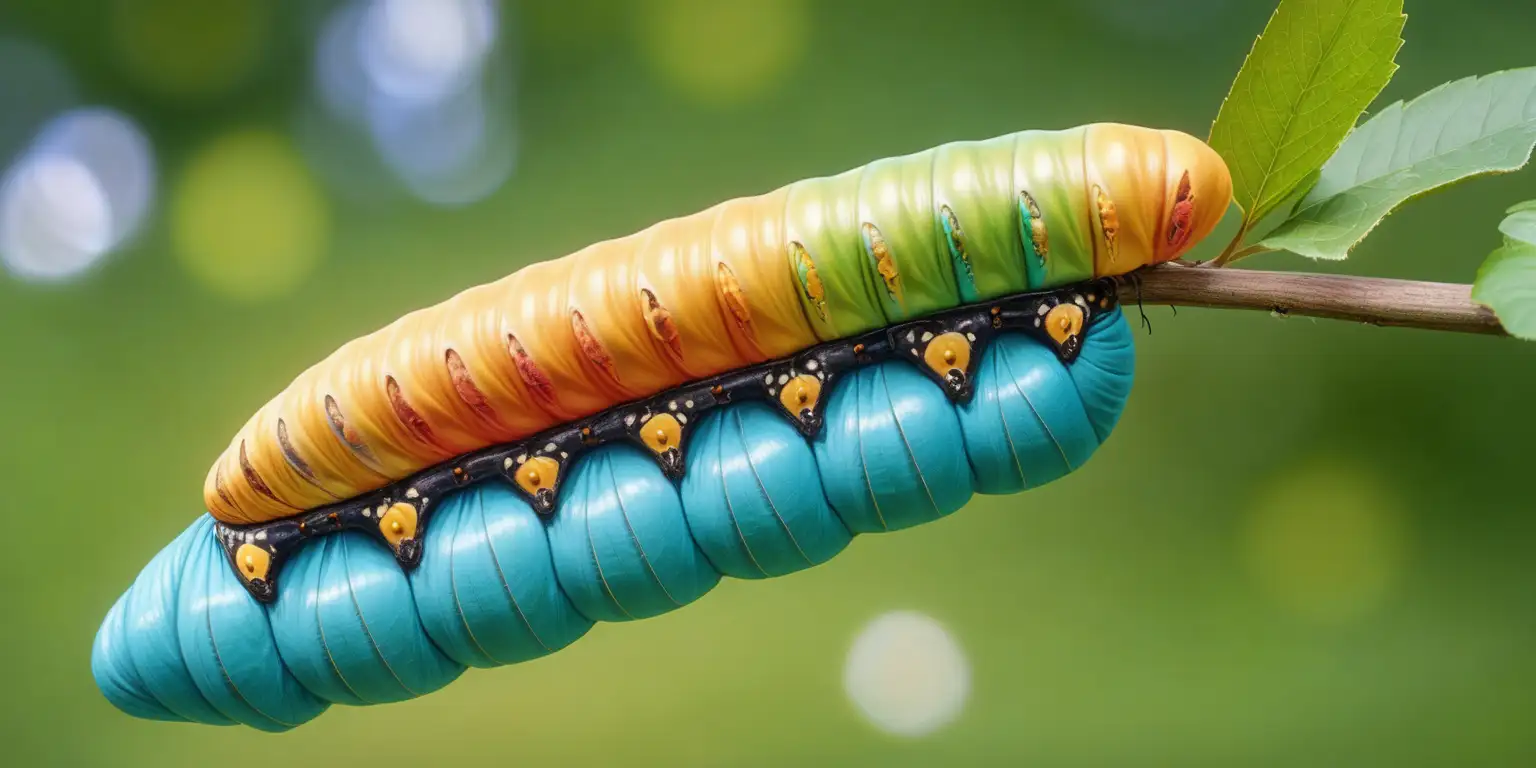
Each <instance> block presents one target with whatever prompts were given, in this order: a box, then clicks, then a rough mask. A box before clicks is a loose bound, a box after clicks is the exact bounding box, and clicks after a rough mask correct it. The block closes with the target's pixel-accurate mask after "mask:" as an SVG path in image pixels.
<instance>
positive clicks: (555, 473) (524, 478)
mask: <svg viewBox="0 0 1536 768" xmlns="http://www.w3.org/2000/svg"><path fill="white" fill-rule="evenodd" d="M559 476H560V464H559V462H557V461H555V460H554V459H551V458H550V457H548V456H535V457H533V458H531V459H529V460H528V461H527V462H526V463H524V464H523V466H521V467H519V468H518V470H517V473H516V474H515V475H514V478H515V479H516V480H517V485H518V487H519V488H522V489H523V490H524V491H525V492H527V493H528V495H529V496H533V495H535V494H537V493H538V492H539V491H540V490H543V489H545V488H554V486H555V480H556V479H557V478H558V477H559Z"/></svg>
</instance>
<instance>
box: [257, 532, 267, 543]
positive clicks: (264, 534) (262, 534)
mask: <svg viewBox="0 0 1536 768" xmlns="http://www.w3.org/2000/svg"><path fill="white" fill-rule="evenodd" d="M256 540H257V541H266V540H267V532H266V531H257V532H256Z"/></svg>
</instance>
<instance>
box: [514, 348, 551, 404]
mask: <svg viewBox="0 0 1536 768" xmlns="http://www.w3.org/2000/svg"><path fill="white" fill-rule="evenodd" d="M507 351H508V352H509V353H511V355H512V364H513V365H514V366H516V367H517V375H518V377H520V378H521V379H522V380H523V384H524V385H526V386H527V387H528V391H529V392H532V393H533V394H534V396H535V397H538V398H539V399H541V400H543V401H544V402H546V403H551V404H553V403H554V402H555V385H554V382H551V381H550V380H549V377H548V376H545V375H544V371H543V369H541V368H539V364H538V363H535V362H534V361H533V357H532V356H531V355H529V354H528V350H526V349H523V345H522V343H521V342H519V341H518V340H517V337H516V336H513V335H512V334H510V333H509V334H507Z"/></svg>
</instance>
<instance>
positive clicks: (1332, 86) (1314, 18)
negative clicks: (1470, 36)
mask: <svg viewBox="0 0 1536 768" xmlns="http://www.w3.org/2000/svg"><path fill="white" fill-rule="evenodd" d="M1403 20H1404V16H1403V0H1282V2H1281V3H1280V6H1279V7H1278V8H1276V9H1275V14H1274V15H1273V16H1272V17H1270V20H1269V24H1268V25H1266V26H1265V27H1264V34H1262V35H1260V36H1259V39H1258V41H1257V42H1255V43H1254V44H1253V50H1252V51H1250V52H1249V53H1248V59H1247V60H1246V61H1244V62H1243V68H1242V69H1241V70H1240V71H1239V72H1238V73H1237V80H1235V81H1234V82H1233V83H1232V90H1231V91H1230V92H1229V93H1228V94H1227V98H1226V101H1224V102H1222V105H1221V112H1220V113H1219V114H1217V115H1216V122H1215V124H1214V125H1212V126H1211V138H1210V144H1211V146H1212V147H1213V148H1215V150H1216V151H1217V152H1218V153H1219V154H1220V155H1221V156H1222V158H1224V159H1225V160H1226V161H1227V167H1228V168H1229V169H1231V171H1232V184H1233V196H1234V197H1235V198H1236V200H1237V203H1238V205H1240V206H1242V207H1243V212H1244V216H1243V227H1244V231H1246V230H1247V229H1248V228H1249V227H1252V226H1253V224H1255V223H1257V222H1258V221H1260V220H1261V219H1263V218H1264V217H1265V216H1266V215H1267V214H1269V213H1270V212H1271V211H1273V210H1275V208H1276V207H1277V206H1279V205H1280V204H1281V203H1282V202H1284V201H1285V200H1286V198H1288V197H1291V196H1292V195H1293V194H1294V193H1295V192H1296V191H1297V187H1298V186H1299V185H1301V184H1302V183H1303V182H1305V181H1306V180H1307V177H1308V176H1309V175H1310V174H1311V173H1312V172H1313V171H1316V170H1317V169H1318V168H1319V167H1321V166H1322V164H1323V162H1324V161H1325V160H1327V159H1328V157H1329V155H1331V154H1333V151H1334V150H1335V149H1337V148H1338V146H1339V142H1341V141H1343V139H1344V136H1345V135H1347V134H1348V133H1349V129H1350V128H1351V127H1353V126H1354V124H1355V121H1356V120H1358V119H1359V118H1360V114H1361V112H1363V111H1364V110H1365V108H1366V107H1367V106H1368V105H1370V103H1371V101H1373V100H1374V99H1375V98H1376V95H1377V94H1378V93H1380V92H1381V89H1382V88H1383V87H1385V86H1386V84H1387V81H1388V80H1390V79H1392V73H1393V72H1395V71H1396V70H1397V65H1396V64H1395V63H1393V57H1394V56H1396V55H1397V49H1398V48H1399V47H1400V46H1401V45H1402V43H1403V40H1402V36H1401V35H1402V31H1403Z"/></svg>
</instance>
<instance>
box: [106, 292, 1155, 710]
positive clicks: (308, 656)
mask: <svg viewBox="0 0 1536 768" xmlns="http://www.w3.org/2000/svg"><path fill="white" fill-rule="evenodd" d="M1133 364H1134V351H1133V347H1132V344H1131V338H1130V330H1129V328H1128V326H1127V323H1126V321H1125V319H1124V317H1123V315H1122V314H1121V313H1120V312H1119V311H1118V310H1117V311H1115V312H1112V313H1110V314H1107V315H1103V316H1101V317H1100V318H1098V319H1097V320H1095V321H1094V323H1093V325H1092V326H1091V327H1090V329H1089V332H1088V334H1087V340H1086V343H1085V345H1084V348H1083V351H1082V354H1081V356H1080V357H1078V359H1077V360H1075V361H1074V362H1073V363H1072V364H1071V365H1063V364H1062V363H1061V362H1060V361H1059V360H1057V358H1056V356H1055V355H1054V354H1053V353H1052V352H1050V351H1049V350H1047V349H1046V348H1045V347H1043V346H1041V345H1040V344H1038V343H1037V342H1035V341H1033V340H1031V339H1029V338H1028V337H1025V336H1023V335H1021V334H1003V335H1001V336H999V337H998V338H997V339H996V340H994V341H993V343H992V344H991V345H990V346H989V347H988V348H987V349H986V350H984V352H983V353H982V359H981V361H980V365H979V368H978V373H977V377H976V393H975V396H974V397H973V399H972V400H971V401H970V402H969V403H967V404H966V405H963V406H955V405H952V404H951V403H950V402H949V401H948V400H947V399H946V398H945V396H944V394H943V393H942V392H941V391H940V390H939V388H938V387H937V386H935V385H933V384H932V383H931V382H929V381H928V380H927V379H925V378H923V376H922V375H921V374H920V373H919V372H918V371H917V370H915V369H914V368H913V367H911V366H910V365H908V364H907V363H904V362H889V363H884V364H880V365H876V366H872V367H869V368H864V369H861V370H858V371H856V372H855V373H852V374H850V375H848V376H847V377H846V378H845V379H844V380H843V381H841V382H839V383H838V384H837V385H836V386H835V387H834V389H833V390H832V393H831V399H830V401H829V403H828V406H827V416H826V425H825V427H824V428H823V429H822V431H821V433H820V434H819V435H818V436H817V437H816V439H814V440H813V441H810V442H807V441H806V440H805V439H803V438H801V437H800V436H799V434H798V433H796V432H795V430H794V429H793V428H792V427H791V426H790V425H789V424H788V423H787V422H786V421H785V420H784V418H783V417H782V416H780V415H778V414H776V413H774V412H773V411H771V410H770V409H768V408H767V407H766V406H763V405H760V404H755V403H747V404H738V405H732V406H728V407H726V408H723V409H720V410H718V411H715V412H712V413H711V414H710V415H709V416H708V417H706V419H705V420H704V421H703V422H702V423H700V424H699V425H698V427H697V431H696V432H695V433H694V434H693V435H692V437H691V439H690V442H689V445H688V455H687V466H688V472H687V475H686V476H685V477H684V479H683V481H682V482H681V483H680V484H673V483H671V482H669V481H667V480H666V479H665V478H664V477H663V476H662V474H661V470H660V469H659V468H658V467H657V466H656V464H655V462H654V461H652V460H651V459H650V458H648V457H646V456H645V455H643V454H641V453H640V451H639V450H638V449H636V448H632V447H629V446H623V445H610V446H604V447H602V448H599V449H597V450H595V451H594V452H593V453H591V454H589V455H587V456H585V457H583V458H582V459H581V460H580V461H578V462H577V464H576V466H575V468H574V470H573V474H572V476H571V477H570V478H569V480H568V481H567V483H566V485H565V486H564V488H563V490H562V491H561V494H562V495H561V503H560V508H559V510H558V512H557V513H556V514H555V516H554V518H553V519H552V520H550V521H547V522H546V521H545V520H543V519H540V518H539V517H538V516H537V515H536V514H535V513H534V512H533V510H532V509H530V508H529V507H528V506H527V505H526V504H525V503H523V502H522V501H521V500H519V498H518V497H517V496H515V495H514V494H513V492H512V491H511V490H510V489H507V488H505V487H501V486H498V485H495V484H487V485H483V486H478V487H474V488H471V489H468V490H465V491H463V492H460V493H458V494H457V495H455V496H454V497H453V498H451V499H449V500H447V501H446V502H445V503H444V504H443V505H442V506H441V507H439V508H438V509H437V511H436V512H435V513H434V516H433V519H432V524H431V526H430V527H429V529H428V532H427V535H426V546H427V550H426V554H425V557H424V558H423V559H422V563H421V565H420V566H419V567H418V568H417V569H416V570H415V571H413V572H412V573H410V574H405V573H403V572H402V571H401V570H400V568H399V567H398V566H397V565H396V564H395V561H394V560H393V558H392V557H391V556H390V554H389V553H388V552H387V551H386V550H385V549H384V548H383V547H382V546H381V545H379V544H377V543H376V542H374V541H372V540H370V539H368V538H367V537H365V536H363V535H362V534H357V533H346V534H340V535H333V536H328V537H324V538H322V539H319V540H317V541H315V542H312V543H311V544H309V545H308V546H306V547H305V548H304V549H303V550H301V551H300V552H299V553H298V554H297V555H296V556H295V558H294V560H293V561H292V562H291V563H290V564H289V565H288V566H287V571H286V573H285V577H284V578H283V579H282V581H281V586H280V592H279V595H278V599H277V601H276V602H275V603H274V604H273V605H271V606H270V607H268V606H263V605H261V604H260V603H258V602H256V601H255V599H253V598H252V597H250V596H249V595H248V594H247V592H246V591H245V589H244V587H243V586H242V585H241V584H240V583H239V581H238V579H237V578H236V577H235V575H234V573H232V572H231V571H230V569H229V567H228V565H227V564H226V562H225V560H224V558H223V555H222V552H221V551H220V550H219V545H218V543H217V542H216V541H215V540H214V537H213V535H212V532H211V529H212V520H211V518H209V517H208V516H206V515H204V516H202V517H200V518H198V519H197V521H195V522H194V523H193V524H192V525H191V526H190V527H189V528H188V529H187V530H186V531H185V532H183V533H182V534H181V536H180V537H178V538H177V539H176V540H175V541H174V542H172V543H171V544H170V546H168V547H166V548H165V549H164V550H162V551H161V552H160V553H159V555H157V556H156V557H155V558H154V559H153V560H152V561H151V562H150V564H149V565H148V566H147V567H146V568H145V569H144V571H143V572H142V573H140V575H139V577H138V578H137V580H136V581H135V582H134V584H133V586H132V587H131V588H130V589H129V590H128V592H127V593H126V594H124V595H123V597H122V598H120V599H119V600H118V602H117V604H116V605H114V606H113V608H112V610H111V611H110V612H109V613H108V614H107V618H106V620H105V622H104V623H103V624H102V626H101V629H100V631H99V632H98V633H97V636H96V643H95V646H94V648H93V649H92V658H91V666H92V671H93V673H94V674H95V677H96V682H97V685H98V686H99V687H100V688H101V690H102V692H103V693H104V694H105V695H106V697H107V698H108V700H110V701H111V702H112V703H113V704H114V705H116V706H117V707H118V708H120V709H122V710H123V711H125V712H127V713H129V714H132V715H135V716H138V717H143V718H149V719H157V720H181V721H193V722H199V723H209V724H216V725H228V724H234V723H243V724H245V725H249V726H252V727H254V728H260V729H262V730H268V731H282V730H287V729H289V728H292V727H294V726H296V725H299V724H301V723H304V722H306V721H308V720H310V719H312V718H314V717H315V716H316V715H319V714H320V713H321V712H322V711H324V710H325V709H326V707H328V706H329V705H330V704H332V703H340V704H351V705H363V704H380V703H385V702H391V701H400V700H403V699H408V698H413V697H416V696H420V695H423V694H426V693H429V692H431V691H434V690H437V689H438V688H441V687H443V686H444V685H447V684H448V683H450V682H452V681H453V680H454V679H455V678H457V677H458V676H459V675H460V674H461V673H462V672H463V671H464V669H465V668H466V667H471V666H473V667H493V666H498V665H502V664H512V663H516V662H520V661H526V660H528V659H532V658H537V657H539V656H543V655H545V654H549V653H553V652H554V651H558V650H560V649H561V648H563V647H565V646H566V645H569V644H570V643H572V642H574V641H575V640H577V639H578V638H580V637H581V636H582V635H583V634H585V633H586V631H587V630H588V629H590V628H591V626H592V624H593V623H594V622H597V621H627V620H631V619H639V618H645V617H649V616H655V615H658V614H661V613H665V612H667V611H670V610H673V609H675V608H678V607H681V606H683V605H687V604H688V603H690V602H692V601H693V600H696V599H698V598H699V597H701V596H702V595H703V594H704V593H706V592H708V591H709V590H710V588H712V587H713V586H714V585H715V584H716V583H717V582H718V581H719V579H720V577H721V576H722V575H723V576H732V577H736V578H749V579H750V578H764V577H769V576H781V575H784V574H787V573H792V572H794V571H798V570H801V569H804V568H809V567H811V566H813V565H817V564H819V563H822V562H825V561H826V560H828V559H830V558H831V557H832V556H834V555H836V554H837V553H838V552H840V551H842V550H843V548H844V547H846V546H847V545H848V543H849V541H850V540H851V539H852V538H853V536H854V535H855V534H859V533H872V532H880V531H891V530H898V529H901V528H907V527H911V526H914V525H918V524H920V523H925V522H929V521H931V520H936V519H938V518H941V517H944V516H945V515H948V514H950V513H951V512H954V511H955V510H957V509H959V508H960V507H961V506H963V505H964V504H965V503H966V501H968V500H969V499H970V497H971V494H972V493H988V494H1001V493H1016V492H1019V491H1023V490H1026V489H1029V488H1033V487H1036V486H1039V485H1042V484H1044V483H1048V482H1050V481H1051V480H1054V479H1056V478H1058V477H1061V476H1063V475H1065V474H1067V473H1068V472H1071V471H1072V470H1074V469H1077V468H1078V467H1080V466H1082V464H1083V463H1084V462H1085V461H1087V460H1088V457H1089V456H1090V455H1091V454H1092V453H1093V451H1094V449H1096V448H1097V447H1098V446H1099V444H1100V443H1102V442H1103V440H1104V439H1105V438H1107V437H1108V435H1109V433H1110V430H1111V429H1112V428H1113V427H1114V425H1115V421H1116V420H1117V419H1118V417H1119V415H1120V412H1121V409H1122V408H1123V407H1124V404H1125V400H1126V397H1127V396H1128V395H1129V392H1130V386H1131V379H1132V369H1133Z"/></svg>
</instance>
